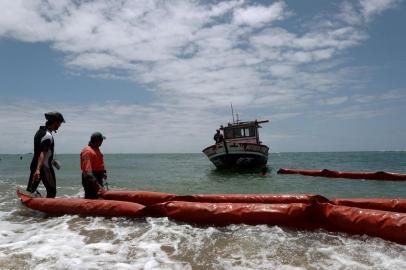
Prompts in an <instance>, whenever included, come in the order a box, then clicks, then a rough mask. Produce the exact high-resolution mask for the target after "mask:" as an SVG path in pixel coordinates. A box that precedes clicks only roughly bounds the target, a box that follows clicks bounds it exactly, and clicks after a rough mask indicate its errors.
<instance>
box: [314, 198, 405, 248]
mask: <svg viewBox="0 0 406 270" xmlns="http://www.w3.org/2000/svg"><path fill="white" fill-rule="evenodd" d="M320 206H321V208H322V209H321V210H322V213H323V216H324V226H326V228H327V229H328V230H333V231H341V232H346V233H350V234H361V235H362V234H366V235H370V236H377V237H380V238H382V239H386V240H390V241H393V242H397V243H399V244H406V213H397V212H389V211H382V210H374V209H363V208H357V207H349V206H342V205H333V204H328V203H325V204H321V205H320Z"/></svg>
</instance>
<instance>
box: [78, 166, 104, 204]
mask: <svg viewBox="0 0 406 270" xmlns="http://www.w3.org/2000/svg"><path fill="white" fill-rule="evenodd" d="M93 175H94V176H95V177H96V180H97V183H98V184H99V185H100V186H102V187H103V175H104V172H100V173H99V172H94V173H93ZM97 183H96V182H95V181H94V179H93V180H91V179H90V178H89V177H88V176H86V175H85V174H83V173H82V186H83V189H84V190H85V199H98V198H99V197H100V196H99V194H97V191H98V190H99V185H97Z"/></svg>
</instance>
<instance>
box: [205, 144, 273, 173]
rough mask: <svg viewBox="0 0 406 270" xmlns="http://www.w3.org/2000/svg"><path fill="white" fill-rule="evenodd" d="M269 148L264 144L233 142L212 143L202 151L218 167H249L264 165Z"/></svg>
mask: <svg viewBox="0 0 406 270" xmlns="http://www.w3.org/2000/svg"><path fill="white" fill-rule="evenodd" d="M268 151H269V148H268V146H266V145H259V144H250V143H234V144H228V145H227V144H219V145H212V146H209V147H207V148H206V149H204V150H203V153H204V154H205V155H206V156H207V157H208V158H209V160H210V161H211V162H212V163H213V164H214V165H215V166H216V167H217V168H219V169H228V168H235V169H249V168H259V167H262V166H265V165H266V164H267V162H268Z"/></svg>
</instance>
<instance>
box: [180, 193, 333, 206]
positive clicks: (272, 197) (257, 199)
mask: <svg viewBox="0 0 406 270" xmlns="http://www.w3.org/2000/svg"><path fill="white" fill-rule="evenodd" d="M173 200H176V201H188V202H207V203H265V204H276V203H312V202H315V201H317V202H328V201H329V200H328V199H327V198H324V197H323V196H320V195H306V194H195V195H185V196H176V197H175V198H174V199H173Z"/></svg>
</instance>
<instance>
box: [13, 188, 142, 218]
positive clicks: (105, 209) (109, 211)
mask: <svg viewBox="0 0 406 270" xmlns="http://www.w3.org/2000/svg"><path fill="white" fill-rule="evenodd" d="M17 196H18V197H19V198H20V199H21V202H22V203H23V204H24V205H26V206H27V207H29V208H31V209H34V210H38V211H41V212H44V213H47V214H49V215H55V216H62V215H83V216H103V217H140V216H143V215H144V213H143V209H144V208H145V206H144V205H141V204H137V203H131V202H123V201H107V200H89V199H76V198H32V197H30V196H27V195H25V194H23V193H21V192H19V191H17Z"/></svg>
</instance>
